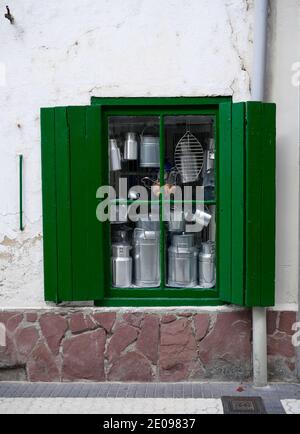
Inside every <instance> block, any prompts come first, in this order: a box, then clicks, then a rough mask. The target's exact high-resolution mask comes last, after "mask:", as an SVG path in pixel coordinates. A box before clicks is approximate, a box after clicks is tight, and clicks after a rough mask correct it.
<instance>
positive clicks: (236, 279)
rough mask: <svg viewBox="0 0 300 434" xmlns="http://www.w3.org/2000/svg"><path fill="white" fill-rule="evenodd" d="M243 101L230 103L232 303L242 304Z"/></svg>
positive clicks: (243, 270) (243, 269)
mask: <svg viewBox="0 0 300 434" xmlns="http://www.w3.org/2000/svg"><path fill="white" fill-rule="evenodd" d="M244 127H245V103H237V104H233V105H232V300H231V301H232V303H234V304H238V305H241V306H242V305H244V272H245V268H244V196H245V188H244V158H245V155H244V139H245V128H244Z"/></svg>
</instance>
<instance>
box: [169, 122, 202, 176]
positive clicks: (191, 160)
mask: <svg viewBox="0 0 300 434" xmlns="http://www.w3.org/2000/svg"><path fill="white" fill-rule="evenodd" d="M174 158H175V165H176V168H177V170H178V172H179V173H180V176H181V179H182V183H183V184H188V183H190V182H195V181H197V179H198V177H199V175H200V173H201V170H202V167H203V162H204V151H203V148H202V145H201V143H200V142H199V140H198V139H197V138H196V137H195V136H194V135H193V134H192V133H191V132H190V131H187V132H186V133H185V135H184V136H183V137H182V138H181V139H180V140H179V142H178V143H177V145H176V148H175V155H174Z"/></svg>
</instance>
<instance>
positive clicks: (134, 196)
mask: <svg viewBox="0 0 300 434" xmlns="http://www.w3.org/2000/svg"><path fill="white" fill-rule="evenodd" d="M140 196H141V195H140V193H138V192H137V191H135V190H133V189H132V188H131V189H130V190H129V192H128V198H129V199H131V200H136V199H139V198H140Z"/></svg>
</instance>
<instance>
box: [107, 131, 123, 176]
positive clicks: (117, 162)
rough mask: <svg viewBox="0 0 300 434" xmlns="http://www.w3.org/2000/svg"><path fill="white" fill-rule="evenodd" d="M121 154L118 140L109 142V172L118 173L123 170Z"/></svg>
mask: <svg viewBox="0 0 300 434" xmlns="http://www.w3.org/2000/svg"><path fill="white" fill-rule="evenodd" d="M121 168H122V167H121V152H120V148H119V147H118V142H117V140H116V139H110V140H109V170H111V171H112V172H117V171H118V170H121Z"/></svg>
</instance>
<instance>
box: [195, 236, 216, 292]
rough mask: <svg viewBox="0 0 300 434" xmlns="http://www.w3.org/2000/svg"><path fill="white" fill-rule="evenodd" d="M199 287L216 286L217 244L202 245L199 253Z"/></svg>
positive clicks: (209, 242) (210, 242)
mask: <svg viewBox="0 0 300 434" xmlns="http://www.w3.org/2000/svg"><path fill="white" fill-rule="evenodd" d="M199 285H200V286H201V288H214V286H215V285H216V267H215V243H214V242H212V241H208V242H207V243H202V245H201V251H200V253H199Z"/></svg>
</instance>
